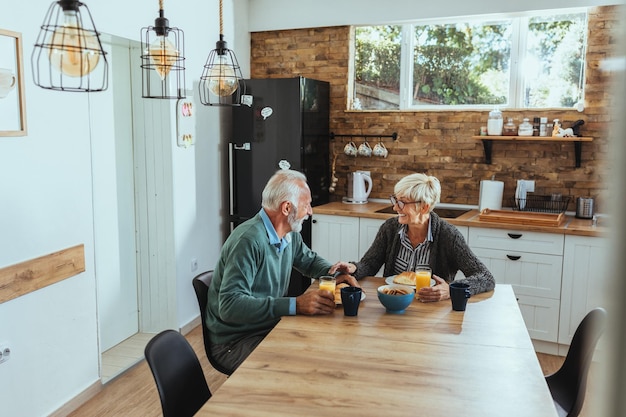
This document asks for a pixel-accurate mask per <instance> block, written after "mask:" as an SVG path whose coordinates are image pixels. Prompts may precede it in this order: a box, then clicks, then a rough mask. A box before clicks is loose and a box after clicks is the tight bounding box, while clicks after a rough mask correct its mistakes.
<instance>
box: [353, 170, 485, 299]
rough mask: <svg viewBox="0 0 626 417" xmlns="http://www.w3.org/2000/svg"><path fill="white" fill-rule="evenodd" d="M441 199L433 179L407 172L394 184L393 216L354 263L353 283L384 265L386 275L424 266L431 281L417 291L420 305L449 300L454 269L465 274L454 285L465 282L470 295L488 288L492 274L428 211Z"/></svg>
mask: <svg viewBox="0 0 626 417" xmlns="http://www.w3.org/2000/svg"><path fill="white" fill-rule="evenodd" d="M440 195H441V185H440V184H439V180H438V179H437V178H435V177H432V176H428V175H425V174H411V175H408V176H406V177H404V178H402V179H401V180H400V181H398V183H397V184H396V186H395V188H394V195H392V196H391V202H392V203H393V209H394V210H395V211H396V212H397V213H398V216H397V217H394V218H391V219H389V220H387V221H385V223H383V224H382V226H381V227H380V229H379V230H378V234H377V235H376V238H375V239H374V242H373V243H372V245H371V246H370V248H369V249H368V251H367V252H366V253H365V255H363V258H362V259H361V260H360V261H359V262H356V264H355V265H356V270H354V271H352V270H351V271H350V273H352V274H353V275H354V276H355V277H356V278H357V279H359V278H363V277H365V276H371V275H375V274H376V273H377V272H378V270H379V269H380V267H381V266H382V265H383V264H384V265H385V269H384V276H390V275H397V274H400V273H401V272H404V271H413V270H415V267H416V266H417V265H429V266H430V268H431V269H432V271H433V279H434V280H435V281H436V283H435V285H434V286H432V287H427V288H421V289H420V290H419V292H418V294H419V299H420V300H421V301H439V300H445V299H447V298H450V290H449V285H448V284H449V283H450V282H451V281H453V280H454V277H455V275H456V273H457V271H459V270H460V271H462V272H463V274H464V275H465V278H464V279H462V280H459V281H460V282H465V283H467V284H469V285H470V291H471V293H472V294H477V293H480V292H485V291H490V290H492V289H493V288H494V286H495V280H494V278H493V275H491V272H489V270H488V269H487V267H486V266H485V265H484V264H483V263H482V262H481V261H480V260H479V259H478V258H477V257H476V255H474V253H473V252H472V250H471V249H470V248H469V246H468V245H467V243H466V242H465V239H464V238H463V236H462V235H461V233H460V232H459V231H458V230H457V229H456V227H454V226H453V225H451V224H450V223H448V222H446V221H445V220H443V219H441V218H440V217H439V216H438V215H437V214H436V213H433V211H432V210H433V208H434V207H435V205H436V204H437V203H438V202H439V197H440ZM350 269H352V268H350Z"/></svg>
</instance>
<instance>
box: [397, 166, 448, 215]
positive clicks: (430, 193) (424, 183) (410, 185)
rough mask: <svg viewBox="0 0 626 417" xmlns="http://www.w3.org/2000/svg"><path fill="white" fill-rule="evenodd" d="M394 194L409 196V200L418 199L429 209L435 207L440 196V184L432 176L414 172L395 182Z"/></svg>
mask: <svg viewBox="0 0 626 417" xmlns="http://www.w3.org/2000/svg"><path fill="white" fill-rule="evenodd" d="M393 192H394V194H395V195H396V196H402V197H407V198H410V199H411V201H419V202H421V203H425V204H428V205H429V206H430V210H431V211H432V209H433V208H435V204H437V203H439V198H440V197H441V184H440V183H439V180H438V179H437V178H435V177H433V176H430V175H426V174H421V173H415V174H410V175H407V176H406V177H404V178H402V179H401V180H400V181H398V182H397V183H396V186H395V187H394V188H393Z"/></svg>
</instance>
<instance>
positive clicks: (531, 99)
mask: <svg viewBox="0 0 626 417" xmlns="http://www.w3.org/2000/svg"><path fill="white" fill-rule="evenodd" d="M586 32H587V14H586V12H585V11H580V10H576V11H560V12H554V13H547V12H542V13H541V14H537V15H532V14H530V15H523V16H502V17H500V18H494V17H493V16H489V17H483V18H482V19H481V18H472V19H469V18H468V19H465V20H463V19H460V20H458V19H457V20H455V21H437V22H417V23H412V24H404V25H380V26H361V27H356V28H355V56H354V64H355V65H354V68H355V73H354V97H353V98H354V99H353V105H352V107H353V108H354V109H363V110H382V109H445V108H460V107H492V106H493V105H498V106H500V107H509V108H547V107H550V108H553V107H554V108H564V107H565V108H568V107H572V106H574V105H575V104H576V103H578V101H579V100H582V97H583V87H584V73H583V69H584V66H585V42H586V36H585V34H586Z"/></svg>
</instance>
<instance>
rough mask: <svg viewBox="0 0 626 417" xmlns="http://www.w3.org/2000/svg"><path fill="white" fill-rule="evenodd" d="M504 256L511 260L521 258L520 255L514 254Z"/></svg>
mask: <svg viewBox="0 0 626 417" xmlns="http://www.w3.org/2000/svg"><path fill="white" fill-rule="evenodd" d="M506 257H507V258H509V259H510V260H512V261H518V260H519V259H520V258H521V256H520V255H517V256H515V255H506Z"/></svg>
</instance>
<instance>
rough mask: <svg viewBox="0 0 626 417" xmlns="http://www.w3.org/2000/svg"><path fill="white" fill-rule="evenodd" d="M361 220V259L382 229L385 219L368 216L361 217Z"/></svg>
mask: <svg viewBox="0 0 626 417" xmlns="http://www.w3.org/2000/svg"><path fill="white" fill-rule="evenodd" d="M359 220H360V222H359V259H361V257H363V255H365V252H367V250H368V249H369V248H370V246H371V245H372V242H373V241H374V239H375V238H376V234H377V233H378V229H380V226H381V225H382V224H383V223H384V222H385V220H382V219H369V218H366V217H361V218H360V219H359Z"/></svg>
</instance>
